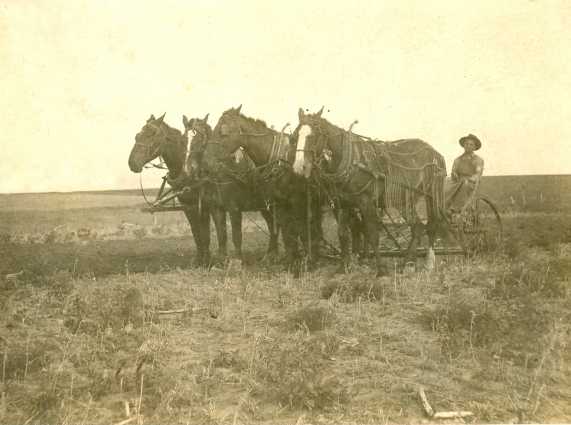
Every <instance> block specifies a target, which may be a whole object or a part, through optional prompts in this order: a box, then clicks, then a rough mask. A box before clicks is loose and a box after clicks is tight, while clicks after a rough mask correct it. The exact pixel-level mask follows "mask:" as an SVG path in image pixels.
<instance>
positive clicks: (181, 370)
mask: <svg viewBox="0 0 571 425" xmlns="http://www.w3.org/2000/svg"><path fill="white" fill-rule="evenodd" d="M109 214H110V215H109V223H111V224H112V225H113V226H115V228H117V227H118V226H119V225H120V223H117V218H116V217H115V220H116V222H115V223H114V224H113V223H112V221H111V215H112V214H111V212H109ZM80 218H81V217H80V216H78V218H77V220H78V221H77V222H76V225H77V227H88V226H87V225H86V224H85V223H82V222H81V219H80ZM567 219H568V217H567V216H553V220H552V221H545V219H544V220H543V221H540V222H541V224H542V225H541V226H540V225H539V223H540V222H539V221H538V222H536V221H535V218H533V217H531V218H530V217H527V216H523V217H519V216H514V217H513V218H511V219H510V220H509V221H508V223H507V231H508V236H509V237H510V239H509V242H508V243H507V244H506V246H505V247H504V249H503V251H502V253H500V254H496V255H493V256H486V255H481V256H477V257H475V258H470V259H464V258H459V257H456V258H440V259H439V262H438V263H437V268H436V270H435V271H434V272H432V273H426V272H421V273H415V272H412V271H410V270H407V271H405V273H404V274H396V273H394V274H392V275H391V276H389V277H384V278H381V279H376V278H374V273H373V272H372V270H371V269H370V267H369V266H368V265H366V264H364V265H359V266H355V267H354V270H353V272H352V273H351V274H348V275H337V274H335V273H334V270H335V269H336V265H335V264H333V263H323V264H322V265H321V267H320V268H319V269H318V270H317V271H316V272H313V273H306V274H303V275H302V277H301V278H300V279H293V278H292V276H291V275H288V274H285V273H282V272H279V271H278V267H275V268H272V267H264V266H260V265H259V264H256V262H255V261H254V260H253V258H254V256H255V255H257V253H261V252H262V251H263V245H264V242H265V241H264V238H263V237H260V241H261V242H260V241H256V242H255V243H253V241H252V239H248V237H249V236H248V235H246V239H247V241H248V242H247V249H250V252H249V253H248V254H247V256H248V257H247V259H248V261H246V264H245V265H244V266H243V267H236V266H235V264H233V263H231V264H229V265H228V267H227V268H224V269H213V270H211V271H205V270H197V269H192V268H189V267H188V263H189V262H188V261H186V262H185V263H184V264H185V266H184V267H181V266H180V264H183V263H177V262H176V261H175V258H178V257H174V256H173V257H169V256H168V255H167V256H165V255H166V254H165V251H166V253H167V254H168V252H173V253H174V252H177V253H180V252H181V251H182V252H183V253H186V252H188V251H190V242H188V243H187V245H185V248H184V249H181V247H180V245H173V244H174V242H173V240H172V239H168V238H167V237H165V238H164V239H163V240H161V241H158V240H156V239H152V238H153V236H152V231H151V230H150V229H151V227H149V226H151V224H148V225H143V224H141V225H140V226H141V228H143V229H145V233H144V234H141V236H140V239H137V236H136V235H135V234H133V235H130V234H129V235H127V233H125V234H123V236H121V237H123V238H127V240H125V239H123V240H122V239H121V237H118V239H117V240H116V241H115V240H112V241H107V242H105V243H103V242H102V241H100V240H98V239H97V238H96V239H95V240H89V239H87V240H86V241H85V244H73V243H69V244H68V245H65V244H59V243H58V242H57V238H56V241H55V242H54V241H48V242H47V243H42V244H39V245H37V246H36V245H26V244H14V243H12V242H9V241H4V242H3V248H2V249H3V250H4V251H3V252H5V253H8V254H9V253H11V252H12V253H15V254H13V255H14V256H13V258H12V259H11V260H10V262H5V263H4V264H2V267H3V268H2V270H3V271H4V270H5V271H9V272H15V271H19V270H23V273H22V274H20V275H18V276H17V277H15V278H11V279H3V278H2V280H0V308H1V309H2V311H3V315H2V316H1V317H0V362H1V364H2V369H1V375H0V379H1V381H0V394H3V396H2V398H1V399H0V423H19V424H23V423H28V424H40V423H41V424H52V423H53V424H61V423H67V424H70V423H78V424H81V423H85V424H87V423H89V424H109V423H120V422H121V421H124V420H126V419H128V418H129V417H134V418H135V419H134V421H133V422H132V423H136V422H137V420H136V419H137V416H138V415H139V416H140V417H143V418H144V421H142V422H143V423H145V424H154V423H157V424H158V423H182V424H186V423H198V424H246V423H260V424H264V423H266V424H269V423H272V424H273V423H283V424H285V423H288V424H291V423H320V424H329V423H408V422H420V421H422V420H424V414H423V411H422V407H421V405H420V403H419V402H418V398H417V388H418V386H423V387H424V388H425V389H426V393H427V395H428V398H429V400H430V402H431V404H432V406H433V407H434V408H435V409H436V410H471V411H473V412H474V413H475V420H476V421H477V422H507V421H512V420H514V421H519V422H524V421H535V422H555V421H559V422H569V421H570V420H571V408H570V406H569V404H568V400H569V398H570V397H571V394H570V392H569V388H571V369H570V368H569V364H570V361H571V356H570V354H569V353H570V351H569V340H570V332H571V329H570V325H569V324H570V322H571V321H570V320H569V319H570V317H569V309H568V306H567V304H568V298H567V297H568V295H569V283H570V281H569V276H570V272H571V269H570V268H569V264H571V245H570V244H569V242H568V241H562V240H560V239H554V237H553V235H554V234H562V233H563V234H564V232H561V231H558V229H559V230H560V229H561V227H560V225H561V223H564V222H566V220H567ZM530 220H532V221H530ZM529 223H535V224H536V225H534V226H532V227H529V226H528V224H529ZM169 225H172V223H171V224H165V226H166V227H168V226H169ZM520 226H524V228H525V229H526V232H522V231H521V229H520V228H519V227H520ZM328 230H330V229H328ZM96 231H97V234H98V235H101V233H100V230H99V229H97V230H96ZM98 237H100V236H98ZM544 240H549V243H547V244H543V243H537V242H538V241H540V242H541V241H544ZM0 243H2V242H0ZM248 244H249V245H248ZM123 245H124V247H123ZM69 246H76V248H74V249H73V250H71V248H69ZM118 247H121V249H119V248H118ZM248 247H249V248H248ZM253 247H255V248H253ZM40 248H41V249H40ZM81 250H84V251H81ZM185 250H186V251H185ZM84 252H85V253H89V255H85V256H81V255H83V254H82V253H84ZM177 255H178V254H177ZM91 256H93V258H92V257H91ZM116 257H117V258H116ZM2 258H4V259H6V258H8V259H10V258H11V257H6V256H4V257H2ZM151 258H161V260H160V261H159V260H157V264H158V267H157V268H156V269H153V270H152V272H144V270H145V267H141V268H139V266H138V263H137V261H139V260H140V261H141V262H142V263H146V262H149V261H150V259H151ZM78 259H79V263H78ZM89 261H92V262H91V263H90V262H89ZM159 262H160V264H159ZM107 263H112V264H111V265H110V264H107ZM388 265H389V266H391V268H392V263H390V262H389V264H388ZM159 266H160V267H159ZM140 417H139V419H140ZM140 422H141V421H140Z"/></svg>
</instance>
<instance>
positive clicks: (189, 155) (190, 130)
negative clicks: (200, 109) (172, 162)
mask: <svg viewBox="0 0 571 425" xmlns="http://www.w3.org/2000/svg"><path fill="white" fill-rule="evenodd" d="M208 115H209V114H206V116H205V117H204V118H192V119H190V120H189V119H188V118H187V117H186V115H183V117H182V123H183V125H184V136H185V137H186V140H187V146H186V152H185V159H184V171H185V173H186V174H188V175H189V176H191V177H192V176H196V175H198V174H199V173H200V169H201V167H202V159H203V156H204V152H205V150H206V146H207V143H208V141H209V140H210V139H211V138H212V127H210V125H209V124H208Z"/></svg>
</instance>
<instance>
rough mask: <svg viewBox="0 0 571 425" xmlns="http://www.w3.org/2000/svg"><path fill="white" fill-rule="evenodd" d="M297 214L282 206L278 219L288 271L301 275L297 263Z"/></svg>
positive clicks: (296, 275) (297, 275)
mask: <svg viewBox="0 0 571 425" xmlns="http://www.w3.org/2000/svg"><path fill="white" fill-rule="evenodd" d="M295 219H296V217H295V215H294V214H292V213H291V212H290V211H289V210H288V209H287V208H285V207H280V208H279V209H278V221H279V223H280V227H281V229H282V241H283V244H284V247H285V251H286V268H287V270H288V271H291V272H293V274H294V276H295V277H299V274H300V270H299V264H296V263H297V262H298V261H297V257H298V247H297V238H298V236H299V233H298V232H297V227H298V226H297V224H296V223H295Z"/></svg>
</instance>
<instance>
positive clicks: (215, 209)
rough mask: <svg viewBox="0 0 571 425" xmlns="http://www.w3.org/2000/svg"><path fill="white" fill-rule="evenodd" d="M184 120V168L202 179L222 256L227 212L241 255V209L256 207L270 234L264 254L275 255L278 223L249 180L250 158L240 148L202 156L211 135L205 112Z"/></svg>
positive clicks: (195, 177) (204, 195)
mask: <svg viewBox="0 0 571 425" xmlns="http://www.w3.org/2000/svg"><path fill="white" fill-rule="evenodd" d="M183 124H184V128H185V134H186V135H187V137H188V140H189V147H190V149H189V151H188V153H189V154H188V157H187V160H186V163H187V164H189V165H188V167H187V169H188V172H189V174H190V176H191V177H192V178H194V179H196V180H199V181H200V182H202V183H204V184H202V186H201V196H202V202H203V203H206V204H208V209H209V211H210V212H211V214H212V218H213V220H214V223H215V225H216V231H217V235H218V246H219V249H220V250H221V253H222V255H224V256H225V255H226V251H227V249H226V245H227V231H226V213H228V214H229V215H230V221H231V226H232V242H233V244H234V248H235V250H236V256H237V257H238V258H241V257H242V212H248V211H259V212H260V213H261V214H262V216H263V217H264V220H265V221H266V224H267V227H268V232H269V235H270V241H269V246H268V251H267V258H270V259H275V258H276V257H277V252H278V227H277V224H276V223H274V217H273V214H272V208H269V205H268V204H267V203H266V202H265V200H264V197H263V196H262V193H261V192H260V191H259V190H258V188H256V187H255V186H254V185H253V181H252V180H251V175H250V173H251V172H252V170H253V168H254V164H253V162H252V161H251V160H250V159H249V158H248V157H247V156H246V155H245V154H243V153H242V151H241V150H238V151H236V152H234V154H232V155H224V156H222V155H218V156H216V157H213V156H209V157H207V158H205V156H204V152H205V150H206V146H207V144H208V142H209V141H210V140H211V139H212V128H211V127H210V125H208V115H207V116H206V117H205V118H203V119H200V118H192V119H190V120H189V119H188V118H187V117H186V116H183Z"/></svg>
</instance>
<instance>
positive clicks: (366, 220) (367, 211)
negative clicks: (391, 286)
mask: <svg viewBox="0 0 571 425" xmlns="http://www.w3.org/2000/svg"><path fill="white" fill-rule="evenodd" d="M361 214H362V216H363V224H364V227H365V232H366V236H365V242H364V245H365V247H366V248H367V249H368V248H369V247H371V248H372V249H373V255H374V256H375V268H376V276H377V277H381V276H386V275H387V274H388V272H387V269H386V267H385V265H384V263H383V259H382V257H381V252H380V251H379V225H378V222H377V219H378V218H377V208H376V206H375V205H374V204H373V203H372V201H371V200H370V199H366V200H364V202H362V207H361Z"/></svg>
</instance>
